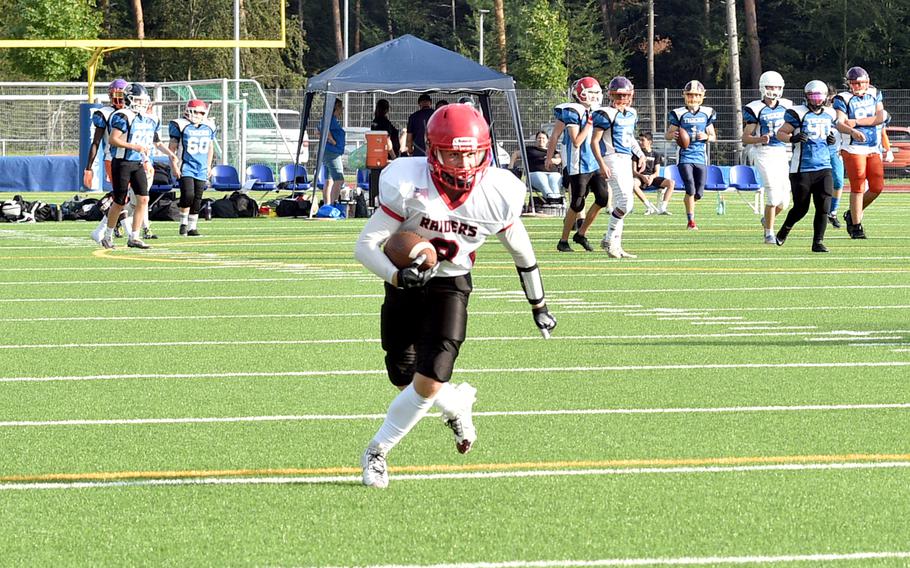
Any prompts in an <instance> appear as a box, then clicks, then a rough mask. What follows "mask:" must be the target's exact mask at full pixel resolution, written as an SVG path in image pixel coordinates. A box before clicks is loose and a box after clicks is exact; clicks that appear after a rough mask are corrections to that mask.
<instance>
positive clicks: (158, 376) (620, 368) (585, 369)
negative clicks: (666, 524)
mask: <svg viewBox="0 0 910 568" xmlns="http://www.w3.org/2000/svg"><path fill="white" fill-rule="evenodd" d="M830 367H837V368H844V367H910V361H868V362H861V363H860V362H853V361H847V362H844V361H832V362H827V363H714V364H703V365H615V366H603V367H525V368H520V367H519V368H502V369H495V368H490V369H458V372H459V373H460V374H463V375H483V374H492V373H499V374H508V373H589V372H598V371H674V370H679V371H687V370H698V369H816V368H820V369H826V368H830ZM385 373H386V370H385V369H349V370H339V371H283V372H280V373H276V372H265V371H246V372H225V373H135V374H118V375H59V376H47V377H0V383H21V382H46V381H102V380H115V379H220V378H255V377H334V376H352V375H385Z"/></svg>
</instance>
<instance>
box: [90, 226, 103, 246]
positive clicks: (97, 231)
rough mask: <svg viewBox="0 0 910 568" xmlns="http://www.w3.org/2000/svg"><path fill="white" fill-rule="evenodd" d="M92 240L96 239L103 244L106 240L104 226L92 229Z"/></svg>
mask: <svg viewBox="0 0 910 568" xmlns="http://www.w3.org/2000/svg"><path fill="white" fill-rule="evenodd" d="M92 240H93V241H95V242H96V243H98V244H99V245H100V244H101V241H103V240H104V227H98V228H97V229H95V230H94V231H92Z"/></svg>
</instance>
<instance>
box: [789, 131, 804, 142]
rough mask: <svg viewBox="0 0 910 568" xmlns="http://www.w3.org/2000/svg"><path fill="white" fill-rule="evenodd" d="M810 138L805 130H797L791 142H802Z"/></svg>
mask: <svg viewBox="0 0 910 568" xmlns="http://www.w3.org/2000/svg"><path fill="white" fill-rule="evenodd" d="M808 140H809V135H808V134H806V133H805V132H797V133H796V134H794V135H793V136H791V137H790V142H792V143H793V144H802V143H803V142H807V141H808Z"/></svg>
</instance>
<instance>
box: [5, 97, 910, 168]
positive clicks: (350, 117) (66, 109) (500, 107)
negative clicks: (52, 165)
mask: <svg viewBox="0 0 910 568" xmlns="http://www.w3.org/2000/svg"><path fill="white" fill-rule="evenodd" d="M86 93H87V85H86V84H85V83H0V116H2V120H0V156H10V155H46V154H76V153H78V151H79V144H78V129H79V103H80V102H84V101H85V100H86V98H87V94H86ZM102 94H104V91H103V88H101V89H100V90H99V89H96V95H102ZM264 96H265V99H266V102H267V103H268V106H270V107H271V108H272V109H276V111H278V113H279V114H283V115H284V119H283V120H282V122H283V124H282V125H281V126H282V128H283V129H285V130H286V131H288V130H290V131H293V130H294V129H296V128H295V125H294V124H293V122H294V120H295V118H296V120H297V121H298V123H299V112H300V110H301V109H302V107H303V100H304V96H305V91H304V90H303V89H271V90H266V91H264ZM431 96H432V97H433V102H434V103H436V102H437V101H439V100H441V99H445V100H447V101H449V102H456V101H457V100H458V99H459V97H460V96H462V94H459V93H444V92H440V93H431ZM784 96H786V97H788V98H790V99H792V100H793V101H794V102H797V103H798V102H801V101H802V92H801V91H800V90H799V89H787V90H786V91H785V92H784ZM380 98H384V99H387V100H388V101H389V102H390V104H391V110H390V112H389V119H390V120H391V121H392V123H393V124H395V125H396V126H398V128H399V129H403V128H404V127H405V125H406V124H407V120H408V116H409V115H410V114H411V113H412V112H414V111H415V110H417V93H398V94H393V95H388V94H383V93H350V94H348V95H347V104H346V105H345V114H346V116H345V126H346V127H348V128H350V129H351V131H352V132H363V131H364V130H367V129H368V128H369V126H370V122H371V121H372V117H373V109H374V108H375V104H376V101H377V100H378V99H380ZM756 98H758V92H757V91H753V90H745V91H743V93H742V101H743V104H745V103H748V102H749V101H751V100H754V99H756ZM653 99H654V102H653V108H654V112H653V113H652V111H651V108H652V104H651V93H650V91H648V90H639V91H636V94H635V102H634V105H635V107H636V109H637V110H638V113H639V130H640V131H651V130H654V132H653V134H654V138H655V142H656V143H655V148H656V149H657V150H658V151H664V153H665V154H669V158H670V159H671V160H672V154H673V151H674V150H675V149H674V148H672V147H671V146H670V145H668V144H664V143H663V133H664V132H666V129H667V113H668V112H669V111H670V110H672V109H673V108H676V107H678V106H681V105H682V104H683V98H682V91H681V90H678V89H658V90H656V91H655V92H654V97H653ZM564 100H565V93H564V92H561V91H555V90H530V89H521V90H519V91H518V103H519V108H520V109H521V122H522V125H523V128H524V135H525V139H526V141H527V142H528V143H530V142H531V141H532V140H533V138H534V133H535V132H537V131H538V130H541V129H542V130H549V129H550V128H551V127H552V122H553V119H552V108H553V106H554V105H555V104H558V103H560V102H562V101H564ZM491 102H492V111H493V122H494V127H495V131H496V136H497V139H498V141H499V142H500V144H501V145H502V146H503V148H504V149H505V150H506V151H507V152H508V153H512V152H513V151H515V150H516V149H517V148H518V145H519V140H518V136H517V134H516V132H515V130H514V128H513V127H512V121H511V118H510V116H509V109H508V105H507V103H506V100H505V97H503V96H502V95H497V96H494V97H492V101H491ZM705 104H706V105H707V106H711V107H712V108H714V110H715V111H716V112H717V122H716V124H715V128H716V130H717V136H718V142H716V143H714V144H712V145H711V162H712V163H714V164H718V165H730V164H734V163H737V162H738V161H739V155H738V153H737V152H736V148H737V141H736V140H734V133H735V129H734V124H735V121H736V120H738V119H739V118H740V114H739V113H738V112H736V109H735V108H734V106H733V98H732V91H729V90H712V91H709V92H708V94H707V97H706V99H705ZM257 106H264V105H257ZM885 107H886V108H887V109H888V112H889V113H890V114H891V116H892V122H891V125H892V126H907V125H910V90H894V91H887V92H886V93H885ZM321 109H322V100H321V97H317V98H316V100H315V102H314V110H316V111H317V112H316V116H311V119H310V124H309V126H308V129H307V131H308V136H309V139H310V140H318V139H319V138H318V133H317V131H316V124H317V123H318V114H319V112H318V111H321ZM213 118H215V120H216V122H217V121H218V120H219V114H218V113H214V115H213ZM270 121H271V119H270ZM219 126H220V125H219ZM253 127H255V126H253ZM164 128H166V122H165V126H164ZM166 137H167V136H166V132H164V133H163V135H162V138H166ZM354 138H355V144H356V143H357V138H356V137H354ZM349 142H350V141H349ZM665 150H670V151H665ZM315 156H316V152H315V151H313V152H310V153H309V160H308V162H309V164H310V165H312V162H313V161H314V160H315Z"/></svg>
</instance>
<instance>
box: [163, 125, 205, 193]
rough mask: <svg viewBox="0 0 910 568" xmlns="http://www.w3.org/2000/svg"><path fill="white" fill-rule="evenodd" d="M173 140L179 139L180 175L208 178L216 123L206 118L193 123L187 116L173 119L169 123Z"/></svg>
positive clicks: (169, 132)
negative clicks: (210, 151)
mask: <svg viewBox="0 0 910 568" xmlns="http://www.w3.org/2000/svg"><path fill="white" fill-rule="evenodd" d="M168 135H169V136H170V137H171V140H177V141H178V142H179V144H178V145H177V157H179V158H180V162H181V164H182V165H181V166H180V176H181V177H184V176H185V177H191V178H195V179H201V180H206V179H208V177H209V150H210V149H211V148H212V144H214V143H215V123H214V122H212V121H211V120H209V119H205V120H203V121H202V122H200V123H199V124H193V123H192V122H190V121H189V120H187V119H185V118H178V119H176V120H172V121H171V122H170V124H169V125H168Z"/></svg>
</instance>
